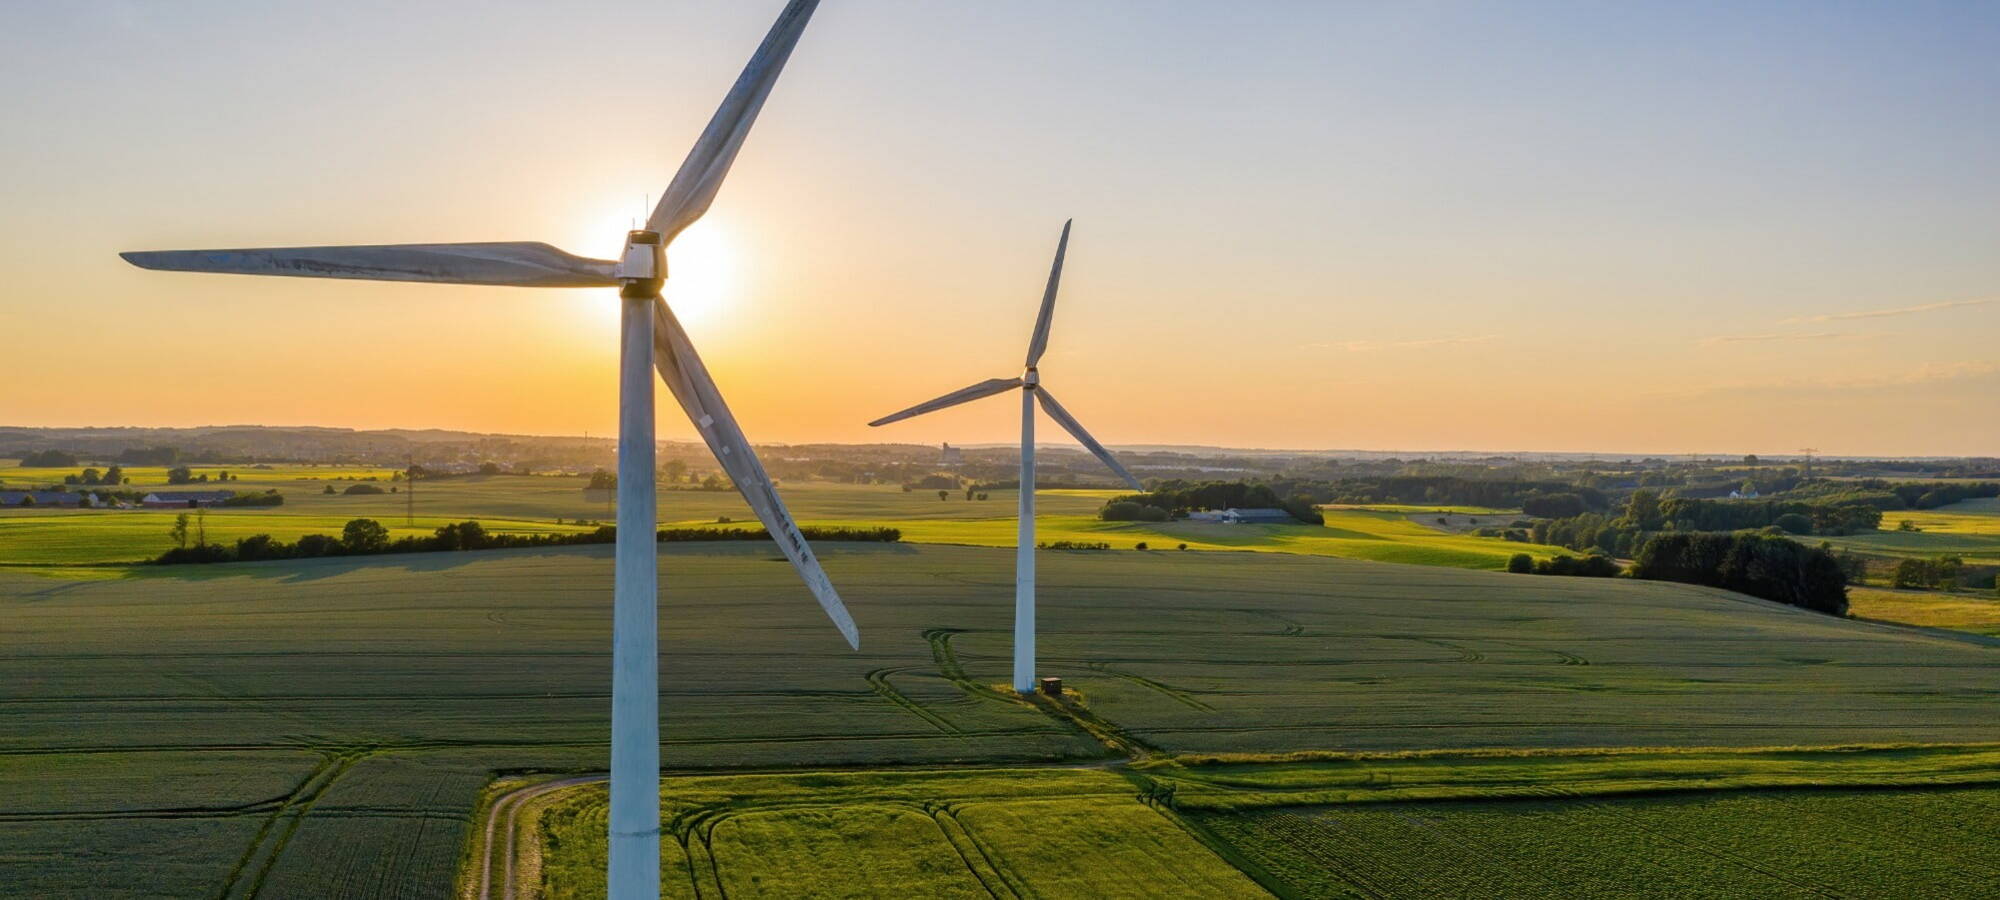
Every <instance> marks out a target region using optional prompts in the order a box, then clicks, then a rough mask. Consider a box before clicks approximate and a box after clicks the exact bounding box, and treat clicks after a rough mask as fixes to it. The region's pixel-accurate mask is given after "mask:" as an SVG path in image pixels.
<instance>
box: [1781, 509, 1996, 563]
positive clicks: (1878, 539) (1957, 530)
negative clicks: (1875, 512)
mask: <svg viewBox="0 0 2000 900" xmlns="http://www.w3.org/2000/svg"><path fill="white" fill-rule="evenodd" d="M1904 520H1908V521H1909V522H1911V523H1912V524H1914V525H1916V526H1917V527H1918V528H1921V529H1923V530H1922V531H1914V532H1913V531H1898V530H1896V527H1897V525H1898V523H1900V522H1903V521H1904ZM1819 540H1825V541H1828V542H1830V543H1832V544H1833V545H1834V546H1835V547H1838V548H1840V549H1843V550H1852V551H1855V552H1857V553H1866V554H1871V555H1876V556H1889V557H1909V556H1918V557H1926V556H1943V555H1947V554H1951V555H1957V556H1962V557H1964V558H1965V561H1966V562H1968V563H1973V564H1983V565H2000V501H1996V500H1990V499H1987V500H1968V501H1965V502H1963V503H1954V504H1952V505H1950V506H1943V507H1939V508H1937V509H1925V510H1891V511H1889V512H1886V513H1883V514H1882V530H1881V531H1871V532H1867V533H1863V534H1854V535H1847V536H1844V537H1828V538H1820V539H1819Z"/></svg>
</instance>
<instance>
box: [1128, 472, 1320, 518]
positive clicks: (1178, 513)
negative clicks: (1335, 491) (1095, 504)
mask: <svg viewBox="0 0 2000 900" xmlns="http://www.w3.org/2000/svg"><path fill="white" fill-rule="evenodd" d="M1205 509H1282V510H1284V511H1285V512H1286V513H1287V514H1289V515H1290V516H1291V517H1292V518H1294V519H1297V520H1299V521H1301V522H1305V523H1307V524H1311V525H1324V524H1326V517H1325V516H1323V515H1320V512H1319V510H1318V509H1315V508H1314V507H1313V501H1312V498H1311V497H1309V496H1306V495H1304V494H1298V493H1294V494H1289V495H1280V494H1279V492H1278V490H1277V489H1276V488H1275V487H1273V486H1271V485H1268V484H1257V483H1250V482H1243V481H1199V482H1195V481H1182V480H1180V479H1171V480H1168V481H1162V482H1160V483H1158V484H1156V485H1154V486H1153V489H1152V490H1151V491H1148V492H1146V493H1143V494H1128V495H1125V496H1122V497H1114V498H1112V499H1111V501H1110V502H1108V503H1106V504H1104V508H1103V509H1100V510H1098V513H1097V515H1098V518H1101V519H1104V520H1106V521H1113V522H1121V521H1122V522H1164V521H1166V520H1168V519H1179V518H1185V517H1186V516H1187V514H1188V513H1190V512H1192V511H1194V510H1205Z"/></svg>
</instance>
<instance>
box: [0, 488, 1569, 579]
mask: <svg viewBox="0 0 2000 900" xmlns="http://www.w3.org/2000/svg"><path fill="white" fill-rule="evenodd" d="M0 471H4V470H0ZM267 486H270V487H276V488H277V489H278V490H280V491H281V492H282V493H284V494H285V505H284V506H281V507H275V508H257V509H247V508H223V509H216V510H212V511H210V513H209V515H208V517H207V523H208V529H209V535H210V539H211V540H219V541H224V542H227V541H232V540H234V539H236V538H239V537H246V536H249V535H252V534H259V533H267V534H271V535H273V536H275V537H278V538H281V539H285V540H293V539H296V538H297V537H298V536H300V535H303V534H312V533H321V534H338V533H339V532H340V528H341V526H342V525H344V524H345V523H346V522H347V520H349V519H352V518H357V517H369V518H374V519H377V520H379V521H381V522H382V523H383V524H384V525H387V526H390V527H391V529H392V530H393V531H394V532H395V533H396V534H399V535H400V534H413V533H429V532H430V531H431V530H432V529H434V528H436V527H437V526H438V525H441V524H444V523H446V522H451V521H459V520H463V519H468V518H476V519H478V520H479V521H480V522H481V523H482V524H484V525H486V527H487V528H488V529H489V530H493V531H507V532H515V533H538V532H547V531H565V530H577V529H578V528H579V526H576V525H573V524H563V525H558V524H557V521H556V520H558V519H561V520H563V522H564V523H574V522H576V521H577V520H579V519H582V520H586V521H609V520H610V519H611V518H613V515H612V512H611V511H610V510H607V509H606V508H605V506H604V504H603V503H591V502H588V501H587V500H585V498H584V495H583V490H582V486H583V481H582V480H581V479H576V478H556V477H537V476H514V475H496V476H486V477H479V476H474V477H469V478H451V479H439V480H436V481H425V482H419V483H418V486H417V500H416V503H415V509H416V518H415V520H414V522H415V525H414V527H405V526H404V524H403V523H404V521H405V512H406V507H405V501H406V499H407V498H405V497H403V496H401V495H399V494H376V495H356V496H348V495H345V494H335V495H331V496H329V495H326V494H323V493H319V491H320V490H322V489H323V488H324V485H320V484H317V483H305V484H304V486H303V487H301V486H300V485H298V484H291V483H281V482H276V481H273V482H270V483H268V484H266V483H265V482H258V481H252V480H251V479H250V478H249V477H248V476H246V477H245V480H244V481H243V482H241V483H238V482H230V483H229V487H230V488H231V489H233V490H238V491H251V490H262V489H264V488H265V487H267ZM1117 493H1118V492H1116V491H1085V490H1044V491H1042V492H1040V493H1039V494H1038V495H1037V498H1036V499H1037V511H1038V512H1039V513H1040V515H1039V516H1038V517H1037V519H1036V528H1037V529H1038V532H1039V539H1040V540H1041V541H1044V542H1053V541H1061V540H1069V541H1087V542H1098V541H1103V542H1108V543H1110V544H1112V545H1113V546H1114V547H1116V548H1118V549H1123V550H1130V549H1132V548H1133V547H1134V546H1136V545H1137V544H1139V543H1141V542H1144V543H1146V544H1148V546H1150V547H1151V548H1152V549H1154V550H1168V549H1172V548H1175V547H1177V546H1179V545H1180V544H1187V545H1188V549H1190V550H1254V551H1270V552H1281V553H1303V554H1310V555H1315V556H1338V557H1344V558H1349V559H1370V560H1377V561H1381V562H1401V563H1415V564H1421V565H1441V566H1455V567H1460V568H1472V569H1495V570H1497V569H1502V568H1505V566H1506V564H1507V559H1508V557H1510V556H1512V555H1514V554H1515V553H1523V552H1525V553H1530V554H1533V555H1535V556H1538V557H1542V556H1549V555H1552V554H1554V553H1557V552H1567V551H1559V550H1558V548H1554V547H1542V546H1535V545H1529V544H1516V543H1509V542H1507V541H1503V540H1500V539H1498V538H1481V537H1473V536H1471V535H1467V534H1460V533H1454V532H1450V531H1444V530H1440V529H1437V528H1433V527H1429V526H1428V525H1426V524H1423V523H1420V522H1417V521H1412V519H1411V517H1410V516H1409V515H1408V514H1407V513H1405V512H1403V511H1400V510H1390V509H1379V510H1359V509H1329V510H1327V512H1326V516H1327V523H1326V526H1325V527H1320V526H1309V525H1216V524H1201V523H1194V522H1174V523H1156V524H1148V523H1137V522H1104V521H1101V520H1099V519H1098V518H1097V515H1096V513H1097V510H1098V508H1099V507H1101V506H1103V505H1104V500H1105V499H1106V498H1107V497H1111V496H1115V495H1116V494H1117ZM785 499H786V503H787V504H789V505H790V507H791V509H792V512H793V515H794V516H795V517H797V518H798V519H799V521H800V522H801V523H803V524H811V525H836V526H853V527H861V528H875V527H884V526H886V527H893V528H900V529H902V531H903V537H904V540H907V541H913V542H918V543H934V544H966V545H971V546H984V547H1011V546H1013V545H1014V541H1015V524H1014V512H1015V504H1016V500H1017V497H1016V494H1015V493H1014V492H1013V491H997V492H989V499H987V500H983V501H981V500H971V501H968V500H966V499H965V495H964V494H963V493H962V492H961V493H956V494H952V495H951V498H950V499H948V500H939V499H938V498H937V494H936V492H925V491H912V492H905V491H903V490H902V489H901V488H898V487H888V486H880V485H843V484H830V483H825V482H812V483H805V484H797V485H788V486H786V488H785ZM175 515H176V513H175V512H174V511H171V510H129V511H125V510H105V511H75V510H71V511H61V512H58V511H49V510H15V509H10V510H5V511H0V566H34V567H38V568H46V567H55V566H67V565H96V564H104V563H122V562H136V561H140V560H144V559H150V558H152V557H155V556H158V555H159V554H160V553H162V552H165V551H166V550H167V549H168V548H170V547H172V546H173V544H172V542H171V541H170V540H169V538H168V537H167V529H168V528H169V527H170V526H171V525H172V524H173V519H174V516H175ZM722 518H728V519H731V520H732V521H735V522H744V523H754V521H755V519H754V516H752V514H751V512H750V510H749V509H748V507H746V506H744V505H743V501H742V500H741V499H740V498H738V497H737V495H736V494H735V493H733V492H727V493H724V492H706V491H662V492H661V494H660V520H661V522H662V524H663V525H667V526H675V525H704V524H714V523H715V522H716V521H717V520H718V519H722Z"/></svg>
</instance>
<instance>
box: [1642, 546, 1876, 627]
mask: <svg viewBox="0 0 2000 900" xmlns="http://www.w3.org/2000/svg"><path fill="white" fill-rule="evenodd" d="M1632 577H1634V578H1643V579H1648V580H1653V581H1678V582H1681V583H1683V584H1700V585H1707V586H1709V587H1718V588H1722V589H1724V590H1729V591H1735V592H1737V593H1739V594H1749V595H1750V596H1752V597H1762V598H1764V599H1766V600H1775V601H1777V602H1779V603H1784V604H1789V605H1791V606H1798V607H1803V608H1805V609H1810V610H1813V611H1814V612H1822V613H1826V614H1827V615H1832V616H1845V615H1847V573H1846V572H1845V571H1843V570H1842V568H1841V564H1840V562H1839V560H1837V559H1835V558H1834V554H1832V553H1830V552H1828V551H1827V550H1826V549H1825V548H1814V547H1807V546H1805V545H1803V544H1800V543H1799V542H1797V541H1794V540H1790V539H1788V538H1783V537H1778V536H1776V535H1768V534H1759V533H1756V532H1735V533H1732V534H1712V533H1667V534H1659V535H1655V536H1653V537H1652V538H1651V539H1649V540H1647V541H1646V545H1645V546H1644V547H1642V548H1640V550H1639V556H1638V559H1636V560H1635V561H1634V562H1633V563H1632Z"/></svg>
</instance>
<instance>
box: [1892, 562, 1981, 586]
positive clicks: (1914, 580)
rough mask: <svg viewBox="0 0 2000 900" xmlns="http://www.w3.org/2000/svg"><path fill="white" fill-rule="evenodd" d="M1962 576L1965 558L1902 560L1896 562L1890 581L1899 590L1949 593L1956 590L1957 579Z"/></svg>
mask: <svg viewBox="0 0 2000 900" xmlns="http://www.w3.org/2000/svg"><path fill="white" fill-rule="evenodd" d="M1964 574H1965V558H1964V557H1960V556H1937V557H1932V558H1930V559H1903V560H1898V561H1897V562H1896V570H1895V572H1894V573H1893V574H1892V575H1891V577H1890V581H1891V583H1893V584H1894V585H1895V586H1896V587H1899V588H1917V589H1919V590H1926V591H1939V590H1943V591H1949V590H1956V589H1957V588H1958V579H1959V577H1960V576H1962V575H1964Z"/></svg>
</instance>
